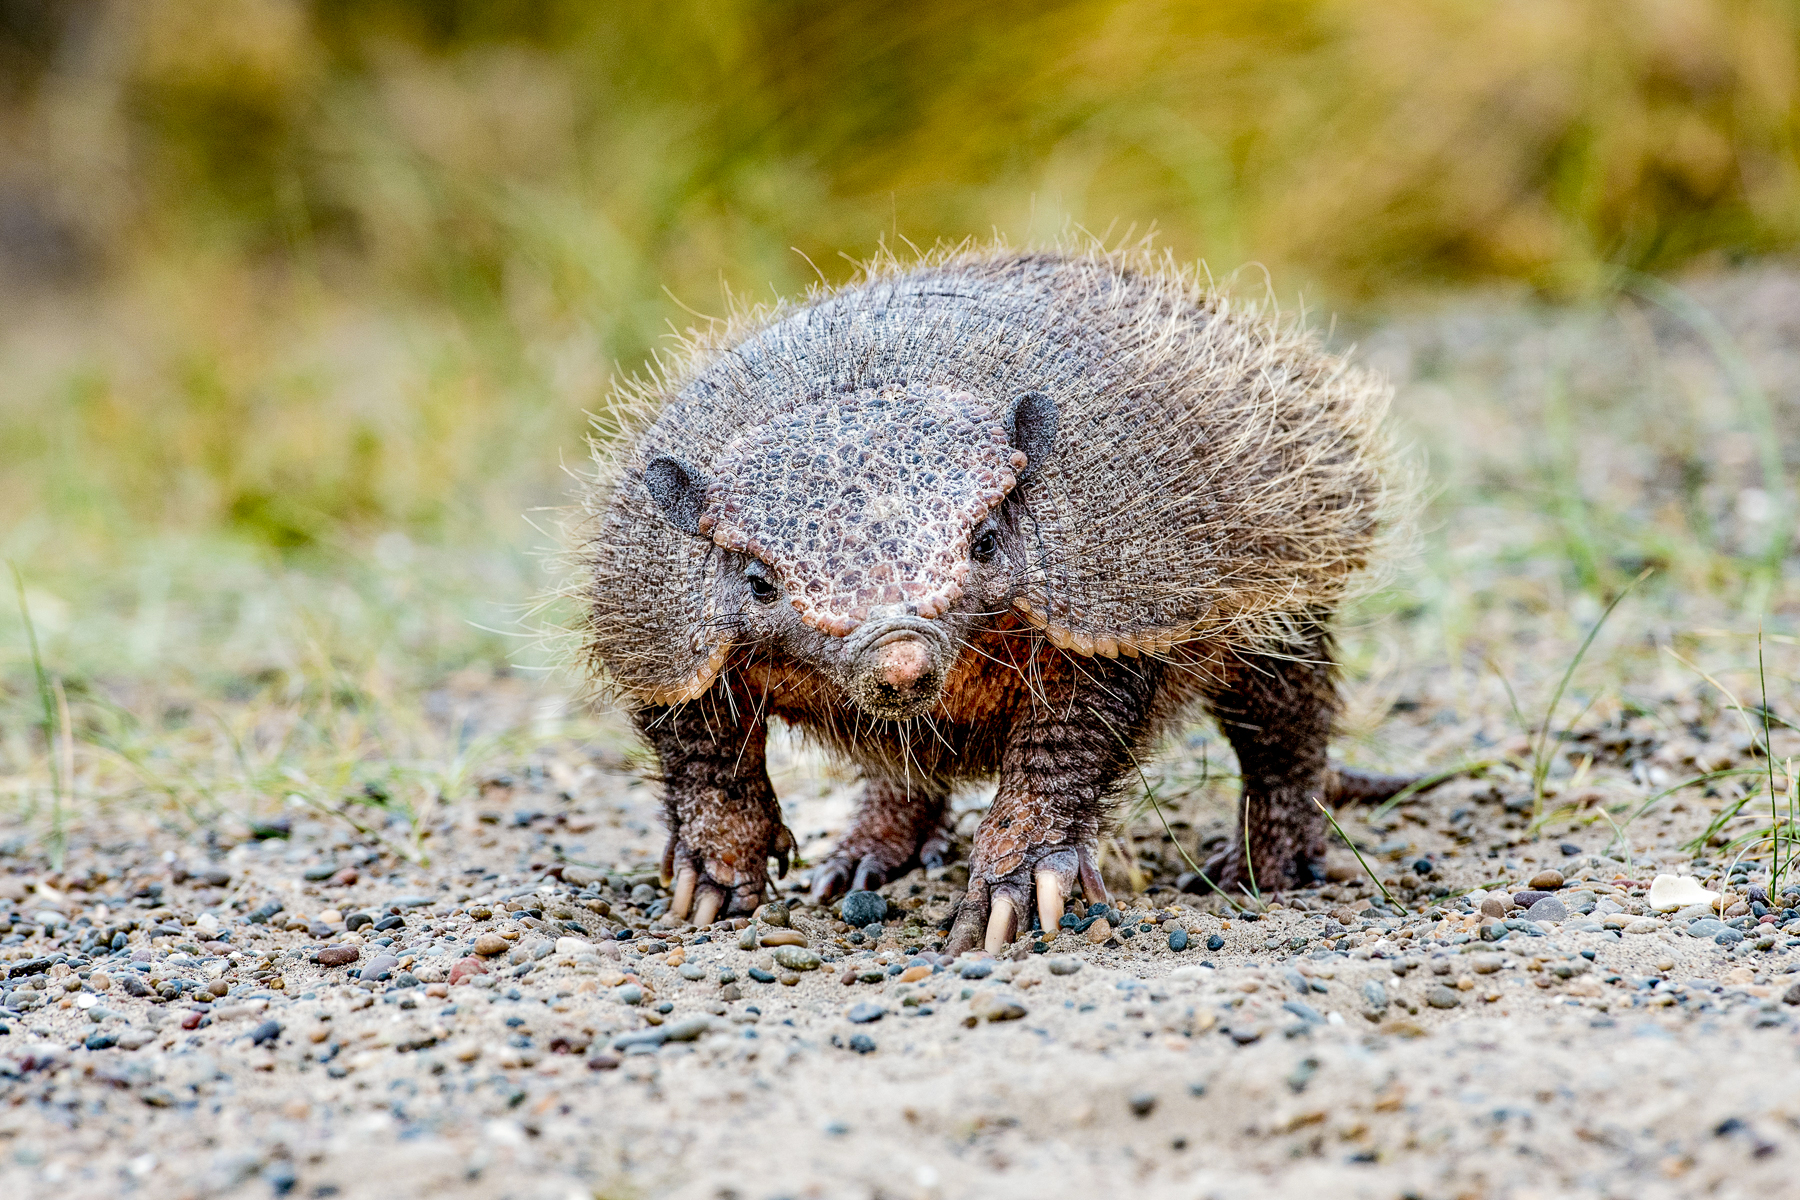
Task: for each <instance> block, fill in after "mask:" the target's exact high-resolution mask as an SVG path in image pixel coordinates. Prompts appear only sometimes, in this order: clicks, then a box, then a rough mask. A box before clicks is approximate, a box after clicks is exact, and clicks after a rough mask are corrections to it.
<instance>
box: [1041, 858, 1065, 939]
mask: <svg viewBox="0 0 1800 1200" xmlns="http://www.w3.org/2000/svg"><path fill="white" fill-rule="evenodd" d="M1036 879H1037V908H1038V924H1039V925H1041V926H1042V927H1043V930H1044V937H1045V938H1046V939H1048V938H1053V937H1055V936H1056V928H1057V926H1058V925H1059V924H1060V923H1061V922H1062V912H1063V897H1062V876H1060V875H1058V874H1057V873H1056V872H1055V871H1053V870H1051V869H1050V868H1048V867H1039V868H1038V871H1037V876H1036Z"/></svg>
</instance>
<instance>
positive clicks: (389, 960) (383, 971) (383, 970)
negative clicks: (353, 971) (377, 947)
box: [362, 954, 400, 980]
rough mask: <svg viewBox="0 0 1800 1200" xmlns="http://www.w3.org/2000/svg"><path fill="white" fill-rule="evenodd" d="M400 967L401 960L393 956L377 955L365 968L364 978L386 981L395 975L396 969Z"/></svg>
mask: <svg viewBox="0 0 1800 1200" xmlns="http://www.w3.org/2000/svg"><path fill="white" fill-rule="evenodd" d="M399 965H400V960H399V959H397V958H395V957H394V956H393V955H391V954H377V955H376V956H375V957H374V958H371V959H370V960H369V963H368V965H367V966H365V967H364V968H363V973H362V977H363V978H364V979H375V980H381V979H386V978H387V977H388V976H390V975H392V974H393V973H394V968H395V967H398V966H399Z"/></svg>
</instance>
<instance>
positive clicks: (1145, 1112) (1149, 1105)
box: [1126, 1092, 1156, 1117]
mask: <svg viewBox="0 0 1800 1200" xmlns="http://www.w3.org/2000/svg"><path fill="white" fill-rule="evenodd" d="M1126 1103H1128V1104H1130V1105H1131V1115H1132V1116H1134V1117H1147V1116H1149V1115H1150V1114H1151V1113H1152V1112H1154V1111H1156V1093H1154V1092H1135V1093H1133V1094H1132V1096H1131V1099H1130V1100H1128V1101H1126Z"/></svg>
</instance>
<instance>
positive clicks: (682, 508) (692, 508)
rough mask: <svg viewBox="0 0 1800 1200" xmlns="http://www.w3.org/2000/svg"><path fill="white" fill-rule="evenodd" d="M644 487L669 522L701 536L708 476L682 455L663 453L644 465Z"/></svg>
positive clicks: (688, 532) (687, 532) (684, 530)
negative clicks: (686, 460) (701, 517)
mask: <svg viewBox="0 0 1800 1200" xmlns="http://www.w3.org/2000/svg"><path fill="white" fill-rule="evenodd" d="M644 486H645V487H646V488H647V489H649V492H650V498H651V499H653V500H655V501H656V504H657V507H659V508H661V509H662V511H663V516H665V517H667V518H668V519H669V524H671V525H673V526H674V527H675V528H677V529H679V530H681V532H683V533H686V534H691V535H693V536H694V537H699V536H700V513H701V511H702V510H703V509H704V508H705V506H706V487H707V479H706V476H704V475H702V474H701V473H700V472H699V471H698V470H696V469H695V468H693V467H690V466H688V464H686V463H684V462H682V461H681V460H680V459H679V458H670V457H669V456H668V455H666V454H659V455H657V456H656V457H655V458H653V459H651V460H650V462H649V463H648V464H647V465H646V466H645V467H644Z"/></svg>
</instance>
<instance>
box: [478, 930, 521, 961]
mask: <svg viewBox="0 0 1800 1200" xmlns="http://www.w3.org/2000/svg"><path fill="white" fill-rule="evenodd" d="M511 949H512V943H511V942H509V941H507V940H506V939H505V938H503V937H501V936H500V935H499V934H497V933H484V934H482V935H481V936H480V937H478V938H476V939H475V953H477V954H479V955H481V956H482V957H483V958H492V957H494V955H496V954H505V953H506V952H507V951H508V950H511Z"/></svg>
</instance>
